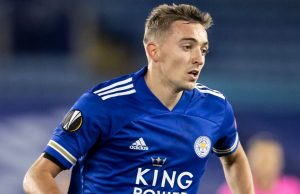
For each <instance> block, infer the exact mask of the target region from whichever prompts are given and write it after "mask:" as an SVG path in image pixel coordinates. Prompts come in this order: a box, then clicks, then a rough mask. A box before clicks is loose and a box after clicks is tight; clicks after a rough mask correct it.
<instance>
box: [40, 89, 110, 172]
mask: <svg viewBox="0 0 300 194" xmlns="http://www.w3.org/2000/svg"><path fill="white" fill-rule="evenodd" d="M99 101H100V99H99V98H98V96H97V95H94V94H91V93H86V94H84V95H82V96H81V98H80V99H79V100H78V101H77V102H76V103H75V104H74V106H73V107H72V108H71V110H70V111H69V113H68V114H67V115H66V117H65V118H64V119H63V122H61V123H60V124H59V125H58V127H57V128H56V129H55V130H54V133H53V136H52V138H51V140H50V141H49V142H48V144H47V146H46V148H45V150H44V151H45V153H47V154H48V155H51V156H52V157H53V158H55V160H56V161H57V164H58V165H59V164H61V166H63V167H64V168H65V169H69V168H71V167H72V166H73V165H75V164H76V162H77V160H78V159H79V158H80V157H82V156H84V155H85V154H86V153H87V152H88V151H89V150H90V148H91V147H93V146H94V145H95V144H96V143H97V142H99V140H103V139H104V138H106V137H107V136H108V134H109V126H108V123H109V119H108V114H106V109H105V107H104V106H103V104H102V103H100V102H99Z"/></svg>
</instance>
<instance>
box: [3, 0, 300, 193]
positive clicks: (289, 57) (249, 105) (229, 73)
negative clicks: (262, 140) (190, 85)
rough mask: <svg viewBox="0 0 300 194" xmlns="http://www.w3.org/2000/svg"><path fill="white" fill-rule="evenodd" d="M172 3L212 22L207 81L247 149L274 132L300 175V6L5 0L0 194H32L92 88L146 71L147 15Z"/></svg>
mask: <svg viewBox="0 0 300 194" xmlns="http://www.w3.org/2000/svg"><path fill="white" fill-rule="evenodd" d="M172 2H174V3H192V4H194V5H196V6H198V7H199V8H200V9H201V10H203V11H208V12H210V13H211V15H212V16H213V18H214V23H215V25H214V26H213V28H212V29H210V30H209V40H210V53H209V54H208V56H207V61H206V66H205V68H204V70H203V71H202V74H201V76H200V77H201V78H200V82H201V83H203V84H205V85H207V86H209V87H211V88H214V89H217V90H220V91H222V92H223V93H224V94H225V95H226V96H227V97H228V99H229V100H230V102H231V103H232V104H233V106H234V109H235V114H236V117H237V120H238V126H239V133H240V137H241V139H242V141H243V143H244V146H245V147H247V146H246V142H247V140H248V139H249V138H250V137H251V136H253V135H255V134H256V133H257V132H259V131H269V132H271V133H273V134H274V135H275V136H276V137H277V138H278V139H279V140H280V141H281V142H282V144H283V146H284V149H285V159H286V165H285V169H284V172H285V173H288V174H291V175H294V176H298V177H299V176H300V155H299V149H300V143H299V137H300V127H299V126H300V125H299V121H300V100H299V99H300V86H299V85H300V64H299V61H300V53H299V51H300V36H299V34H300V14H299V13H300V1H299V0H244V1H238V0H223V1H217V0H210V1H147V0H124V1H117V0H90V1H82V0H81V1H80V0H73V1H70V0H69V1H59V0H51V1H50V0H45V1H38V0H26V1H22V0H1V1H0V29H1V30H0V91H1V95H0V107H1V109H0V110H1V111H0V155H1V157H0V193H23V192H22V179H23V176H24V174H25V172H26V170H27V169H28V167H29V166H30V165H31V163H32V162H33V161H34V160H35V159H36V158H37V157H38V156H39V155H40V153H41V152H42V151H43V148H44V146H45V145H46V143H47V142H48V140H49V138H50V136H51V134H52V130H53V129H54V128H55V127H56V125H57V124H58V123H59V122H60V121H61V119H62V118H63V116H64V114H65V113H66V112H67V111H68V109H69V108H70V106H71V105H72V104H73V103H74V102H75V100H76V99H77V98H78V97H79V96H80V95H81V94H82V93H83V92H84V91H86V90H87V89H89V88H90V87H92V86H93V85H95V84H96V83H98V82H101V81H103V80H106V79H109V78H112V77H115V76H117V75H121V74H123V73H129V72H132V71H134V70H136V69H138V68H141V67H142V66H144V65H146V58H145V56H144V49H143V46H142V37H143V28H144V21H145V18H146V17H147V15H148V13H149V11H150V10H151V9H152V8H153V7H154V6H156V5H158V4H161V3H172ZM207 168H208V169H207V172H206V174H205V176H204V178H203V181H202V188H201V191H202V193H205V194H213V193H215V190H216V188H217V187H218V185H219V184H220V183H221V182H223V181H224V178H223V173H222V172H221V166H220V163H219V161H218V159H217V158H216V157H211V158H210V161H209V165H208V167H207ZM62 181H63V180H59V182H62Z"/></svg>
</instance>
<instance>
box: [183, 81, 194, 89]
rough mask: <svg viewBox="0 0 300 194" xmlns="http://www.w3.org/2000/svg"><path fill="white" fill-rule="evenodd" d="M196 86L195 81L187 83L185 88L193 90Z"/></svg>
mask: <svg viewBox="0 0 300 194" xmlns="http://www.w3.org/2000/svg"><path fill="white" fill-rule="evenodd" d="M195 86H196V83H195V82H193V83H187V84H186V85H185V86H184V90H192V89H194V88H195Z"/></svg>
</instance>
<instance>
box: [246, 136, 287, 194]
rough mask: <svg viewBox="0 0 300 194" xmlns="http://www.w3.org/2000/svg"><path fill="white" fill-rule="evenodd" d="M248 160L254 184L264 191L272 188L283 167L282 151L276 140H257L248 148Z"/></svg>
mask: <svg viewBox="0 0 300 194" xmlns="http://www.w3.org/2000/svg"><path fill="white" fill-rule="evenodd" d="M249 162H250V165H251V169H252V171H253V177H254V181H255V185H256V186H257V187H258V188H260V189H262V190H265V191H268V190H270V189H272V187H273V185H274V184H275V183H276V181H277V180H278V178H279V177H280V174H281V171H282V168H283V151H282V148H281V146H280V145H279V144H278V143H277V142H273V141H257V142H255V143H254V144H252V145H251V147H250V149H249Z"/></svg>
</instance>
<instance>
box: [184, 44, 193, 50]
mask: <svg viewBox="0 0 300 194" xmlns="http://www.w3.org/2000/svg"><path fill="white" fill-rule="evenodd" d="M182 48H183V50H184V51H189V50H191V49H192V45H183V46H182Z"/></svg>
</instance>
